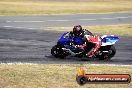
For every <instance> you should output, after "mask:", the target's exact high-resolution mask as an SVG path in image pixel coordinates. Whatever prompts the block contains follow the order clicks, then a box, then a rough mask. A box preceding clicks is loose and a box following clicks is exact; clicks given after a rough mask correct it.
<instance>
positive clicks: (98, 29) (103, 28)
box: [48, 24, 132, 36]
mask: <svg viewBox="0 0 132 88" xmlns="http://www.w3.org/2000/svg"><path fill="white" fill-rule="evenodd" d="M84 28H86V29H88V30H89V31H91V32H93V33H101V34H108V35H109V34H112V35H122V36H124V35H125V36H132V24H119V25H99V26H85V27H84ZM48 30H57V31H72V27H49V28H48Z"/></svg>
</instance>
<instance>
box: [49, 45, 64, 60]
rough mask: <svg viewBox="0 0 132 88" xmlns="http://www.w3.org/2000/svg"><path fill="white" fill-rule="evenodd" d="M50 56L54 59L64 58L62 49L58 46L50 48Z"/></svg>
mask: <svg viewBox="0 0 132 88" xmlns="http://www.w3.org/2000/svg"><path fill="white" fill-rule="evenodd" d="M51 54H52V55H53V56H54V57H56V58H64V57H65V55H64V51H63V49H62V48H61V47H60V46H58V45H55V46H53V47H52V49H51Z"/></svg>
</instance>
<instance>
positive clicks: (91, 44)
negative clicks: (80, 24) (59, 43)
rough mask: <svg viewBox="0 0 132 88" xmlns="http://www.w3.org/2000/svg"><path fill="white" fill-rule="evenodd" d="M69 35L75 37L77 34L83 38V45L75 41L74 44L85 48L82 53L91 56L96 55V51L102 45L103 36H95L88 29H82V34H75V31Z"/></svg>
mask: <svg viewBox="0 0 132 88" xmlns="http://www.w3.org/2000/svg"><path fill="white" fill-rule="evenodd" d="M85 35H86V36H85ZM69 36H70V37H73V38H74V37H75V36H78V37H80V38H82V41H83V44H82V45H76V43H74V44H75V46H76V47H78V48H81V49H83V52H82V53H83V54H84V55H86V56H88V57H89V58H92V57H93V56H94V54H95V52H96V51H97V50H98V49H99V48H100V46H101V38H100V37H99V36H94V35H93V34H92V33H91V32H90V31H88V30H86V29H83V30H81V33H80V35H75V34H74V33H73V32H70V33H69ZM88 48H89V49H88ZM87 51H88V52H87Z"/></svg>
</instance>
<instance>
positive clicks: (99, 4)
mask: <svg viewBox="0 0 132 88" xmlns="http://www.w3.org/2000/svg"><path fill="white" fill-rule="evenodd" d="M131 3H132V0H96V1H92V0H91V1H89V2H70V1H69V2H63V1H59V2H55V1H52V2H51V1H45V0H0V15H53V14H89V13H109V12H132V5H131Z"/></svg>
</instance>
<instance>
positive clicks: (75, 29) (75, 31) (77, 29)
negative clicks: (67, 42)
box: [73, 25, 82, 36]
mask: <svg viewBox="0 0 132 88" xmlns="http://www.w3.org/2000/svg"><path fill="white" fill-rule="evenodd" d="M81 32H82V26H81V25H75V26H74V27H73V34H74V35H76V36H79V35H80V34H81Z"/></svg>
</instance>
